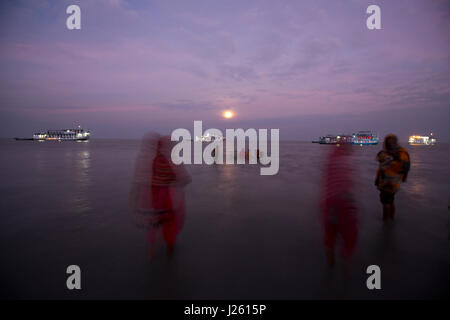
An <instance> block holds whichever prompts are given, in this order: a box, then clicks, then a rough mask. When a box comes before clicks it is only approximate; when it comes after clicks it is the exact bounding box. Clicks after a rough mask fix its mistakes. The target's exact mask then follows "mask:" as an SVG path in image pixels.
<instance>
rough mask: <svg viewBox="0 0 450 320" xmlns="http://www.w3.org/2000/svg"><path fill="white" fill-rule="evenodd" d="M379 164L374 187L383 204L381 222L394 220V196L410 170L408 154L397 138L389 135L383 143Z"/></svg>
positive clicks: (378, 158)
mask: <svg viewBox="0 0 450 320" xmlns="http://www.w3.org/2000/svg"><path fill="white" fill-rule="evenodd" d="M376 159H377V161H378V163H379V166H378V170H377V174H376V177H375V185H376V187H377V188H378V190H380V201H381V203H382V204H383V220H384V221H386V220H387V219H388V218H391V219H392V220H393V219H394V216H395V203H394V200H395V194H396V192H397V191H398V190H399V188H400V183H401V182H406V178H407V176H408V172H409V169H410V166H411V164H410V158H409V154H408V152H407V151H406V150H405V149H404V148H402V147H401V146H399V145H398V140H397V137H396V136H395V135H393V134H389V135H387V136H386V137H385V139H384V142H383V150H381V151H380V152H378V154H377V158H376Z"/></svg>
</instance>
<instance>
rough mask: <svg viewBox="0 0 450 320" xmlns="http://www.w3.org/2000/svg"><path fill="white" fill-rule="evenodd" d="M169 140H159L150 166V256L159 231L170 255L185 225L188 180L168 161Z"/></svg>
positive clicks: (179, 168) (178, 168) (185, 175)
mask: <svg viewBox="0 0 450 320" xmlns="http://www.w3.org/2000/svg"><path fill="white" fill-rule="evenodd" d="M170 152H171V141H170V140H169V138H168V137H162V138H160V139H159V141H158V147H157V153H156V157H155V158H154V159H153V165H152V183H151V193H152V209H153V217H152V221H151V225H150V227H149V229H148V234H147V239H148V243H149V246H150V248H149V255H150V257H151V255H152V254H153V250H154V247H155V246H154V244H155V240H156V239H155V237H156V234H157V233H158V231H159V230H160V229H161V230H162V235H163V238H164V240H165V242H166V244H167V249H168V251H169V253H172V252H173V249H174V246H175V241H176V237H177V235H178V234H179V233H180V232H181V230H182V229H183V226H184V216H185V202H184V190H183V188H184V186H185V185H186V184H188V183H189V182H190V181H191V179H190V176H189V174H188V173H187V172H186V170H185V168H184V167H183V166H182V165H177V166H176V165H174V164H173V162H172V160H171V158H170Z"/></svg>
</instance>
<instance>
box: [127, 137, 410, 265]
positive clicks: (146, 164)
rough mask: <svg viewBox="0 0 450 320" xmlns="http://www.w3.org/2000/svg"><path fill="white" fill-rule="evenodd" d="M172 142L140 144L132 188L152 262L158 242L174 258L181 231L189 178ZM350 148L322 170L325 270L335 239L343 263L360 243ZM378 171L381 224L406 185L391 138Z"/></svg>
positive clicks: (402, 154) (401, 153)
mask: <svg viewBox="0 0 450 320" xmlns="http://www.w3.org/2000/svg"><path fill="white" fill-rule="evenodd" d="M172 144H173V143H172V141H171V140H170V138H169V137H168V136H160V135H158V134H154V133H151V134H147V135H146V136H145V137H144V139H143V140H142V145H141V150H140V153H139V155H138V158H137V162H136V167H135V175H134V179H133V184H132V190H131V196H130V206H131V208H132V212H133V216H134V217H135V220H136V223H137V225H138V226H141V227H143V228H144V229H145V230H146V231H147V242H148V257H149V259H151V258H152V257H153V256H154V254H155V252H156V251H157V249H158V247H159V246H160V244H161V242H162V241H161V240H162V239H164V241H165V243H166V245H167V251H168V253H169V254H172V253H173V251H174V248H175V243H176V238H177V235H178V234H179V233H180V232H181V230H182V229H183V226H184V218H185V201H184V187H185V186H186V185H187V184H189V183H190V182H191V177H190V176H189V174H188V173H187V171H186V169H185V168H184V166H183V165H182V164H181V165H174V164H173V163H172V161H171V156H170V154H171V149H172V146H173V145H172ZM352 153H353V149H352V147H351V146H349V145H341V146H339V147H337V148H334V149H333V150H332V152H331V153H330V155H329V157H328V159H327V161H326V164H325V168H324V182H323V186H324V192H323V193H322V194H323V197H322V199H321V205H320V207H321V210H320V211H321V221H322V226H323V230H324V244H325V248H326V256H327V260H328V264H329V265H330V266H332V265H334V262H335V258H334V251H335V246H336V242H337V239H338V237H341V238H342V243H343V244H342V250H341V253H342V257H343V259H344V261H345V262H348V261H349V260H350V258H351V257H352V255H353V253H354V250H355V248H356V243H357V239H358V224H357V223H358V221H357V220H358V219H357V214H356V213H357V206H356V205H355V203H356V202H355V199H354V196H353V194H354V192H353V191H354V188H355V186H354V181H353V179H354V174H353V170H354V166H353V165H352V161H351V155H352ZM376 160H377V161H378V163H379V165H378V170H377V172H376V176H375V186H376V187H377V188H378V190H379V191H380V201H381V203H382V206H383V220H384V221H386V220H388V219H391V220H393V219H394V218H395V203H394V200H395V194H396V192H397V191H398V190H399V188H400V183H401V182H406V179H407V176H408V172H409V168H410V158H409V154H408V152H407V151H406V150H405V149H404V148H402V147H401V146H400V145H399V144H398V140H397V137H396V136H395V135H393V134H389V135H387V136H386V138H385V139H384V143H383V149H382V150H381V151H380V152H378V154H377V156H376Z"/></svg>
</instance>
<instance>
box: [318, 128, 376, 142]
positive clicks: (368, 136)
mask: <svg viewBox="0 0 450 320" xmlns="http://www.w3.org/2000/svg"><path fill="white" fill-rule="evenodd" d="M313 142H316V141H313ZM316 143H317V142H316ZM318 143H320V144H357V145H375V144H378V136H377V135H376V134H375V133H373V132H372V131H358V132H357V133H353V134H341V135H333V134H329V135H326V136H324V137H320V139H319V141H318Z"/></svg>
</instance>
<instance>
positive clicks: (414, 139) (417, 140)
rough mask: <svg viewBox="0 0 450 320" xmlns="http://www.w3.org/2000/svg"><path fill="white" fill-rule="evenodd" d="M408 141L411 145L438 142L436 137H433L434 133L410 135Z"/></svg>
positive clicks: (427, 144) (428, 144)
mask: <svg viewBox="0 0 450 320" xmlns="http://www.w3.org/2000/svg"><path fill="white" fill-rule="evenodd" d="M408 143H409V144H410V145H413V146H414V145H426V146H430V145H434V144H436V138H435V137H433V133H431V134H430V135H429V136H410V137H409V140H408Z"/></svg>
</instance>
